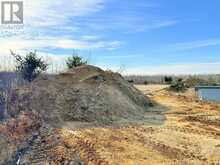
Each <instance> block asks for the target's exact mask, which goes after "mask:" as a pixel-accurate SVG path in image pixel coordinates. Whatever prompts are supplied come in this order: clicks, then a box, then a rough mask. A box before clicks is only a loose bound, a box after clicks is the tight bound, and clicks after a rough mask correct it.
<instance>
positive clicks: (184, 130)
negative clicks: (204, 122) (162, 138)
mask: <svg viewBox="0 0 220 165" xmlns="http://www.w3.org/2000/svg"><path fill="white" fill-rule="evenodd" d="M166 130H168V131H174V132H180V133H185V134H190V133H191V134H196V135H200V136H206V137H208V138H212V139H217V140H219V139H220V132H219V133H218V132H216V130H215V131H212V130H207V129H206V130H198V129H196V128H192V127H191V126H190V127H189V128H188V127H186V126H185V127H175V126H167V127H165V128H159V129H158V132H161V131H166Z"/></svg>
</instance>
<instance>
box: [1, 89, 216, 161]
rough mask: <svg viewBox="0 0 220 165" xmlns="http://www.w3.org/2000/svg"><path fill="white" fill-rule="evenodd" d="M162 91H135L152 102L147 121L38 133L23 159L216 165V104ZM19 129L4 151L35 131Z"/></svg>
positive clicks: (78, 124)
mask: <svg viewBox="0 0 220 165" xmlns="http://www.w3.org/2000/svg"><path fill="white" fill-rule="evenodd" d="M166 87H167V86H161V85H147V86H144V85H143V86H136V88H138V89H139V90H141V91H142V92H143V93H144V94H145V95H147V96H148V97H150V98H151V99H152V100H153V101H154V102H156V103H157V105H156V106H154V107H151V108H149V109H148V112H147V114H146V115H148V116H149V119H146V120H147V122H144V121H141V122H135V121H134V122H131V123H128V124H125V123H123V122H122V123H118V124H115V125H112V126H108V127H107V126H105V127H104V126H100V125H99V126H98V125H92V124H91V123H85V122H84V123H82V122H72V123H66V126H64V127H63V128H58V129H52V130H50V131H47V130H46V131H45V130H44V129H43V130H41V131H39V132H38V133H37V134H36V138H37V140H35V141H34V143H33V144H31V147H29V148H27V149H26V150H27V152H26V154H24V157H25V159H27V160H30V161H29V164H40V165H44V164H54V165H56V164H57V165H59V164H74V163H75V164H85V165H108V164H109V165H148V164H150V165H154V164H156V165H157V164H163V165H164V164H165V165H166V164H168V165H170V164H173V165H174V164H175V165H176V164H177V165H179V164H180V165H181V164H184V165H188V164H189V165H191V164H195V165H200V164H201V165H207V164H213V165H218V164H220V104H217V103H208V102H207V103H205V102H200V101H198V100H197V99H196V97H195V95H194V92H193V90H189V91H187V92H186V93H173V92H169V91H167V90H165V88H166ZM151 110H152V114H151V112H150V111H151ZM155 113H156V114H158V115H155ZM161 116H163V117H161ZM23 120H24V119H23V118H22V121H23ZM151 121H152V122H151ZM16 122H17V121H16ZM18 123H24V122H18ZM23 125H24V126H22V124H19V125H17V126H16V130H17V131H13V132H12V134H9V135H8V134H6V135H5V138H6V139H7V140H8V141H9V142H10V143H9V144H10V145H8V146H9V147H10V148H14V145H12V141H13V140H12V139H13V138H16V141H18V142H17V143H20V144H21V142H20V141H22V139H23V135H24V134H26V132H28V130H27V128H26V127H30V126H31V130H34V129H33V128H32V127H36V126H34V125H33V124H32V123H31V122H26V123H24V124H23ZM29 125H30V126H29ZM13 127H14V126H13ZM10 128H11V126H10V125H7V126H5V127H0V130H2V132H4V131H5V132H7V133H10V131H7V130H10ZM45 129H46V128H45ZM0 144H1V145H2V147H4V146H3V144H5V142H0ZM9 147H5V148H9ZM13 150H15V149H13ZM20 150H21V149H20ZM0 151H1V150H0ZM0 154H1V152H0ZM2 154H3V153H2ZM2 154H1V155H2ZM9 154H10V153H9ZM73 155H74V157H73ZM31 159H33V160H34V161H31ZM15 160H18V159H15ZM77 162H78V163H77ZM0 164H1V163H0Z"/></svg>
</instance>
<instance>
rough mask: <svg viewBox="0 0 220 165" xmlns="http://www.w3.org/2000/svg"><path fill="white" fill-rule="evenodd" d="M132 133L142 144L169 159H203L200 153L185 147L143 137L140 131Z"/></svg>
mask: <svg viewBox="0 0 220 165" xmlns="http://www.w3.org/2000/svg"><path fill="white" fill-rule="evenodd" d="M134 135H135V136H136V137H138V139H139V142H140V143H142V144H143V145H147V146H148V147H150V148H151V149H152V150H156V151H158V152H159V153H161V154H163V155H165V156H167V157H168V158H171V159H177V160H183V159H197V160H200V161H205V160H206V158H205V157H203V156H202V155H200V154H197V153H196V154H195V153H193V152H191V151H189V150H187V149H185V150H183V149H180V148H177V147H172V146H169V145H168V144H164V143H163V142H161V141H158V140H153V139H152V138H151V137H145V136H144V135H143V133H141V132H135V133H134Z"/></svg>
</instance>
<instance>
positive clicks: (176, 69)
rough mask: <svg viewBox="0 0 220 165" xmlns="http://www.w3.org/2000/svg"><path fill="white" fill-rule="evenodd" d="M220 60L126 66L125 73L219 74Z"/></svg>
mask: <svg viewBox="0 0 220 165" xmlns="http://www.w3.org/2000/svg"><path fill="white" fill-rule="evenodd" d="M219 70H220V61H219V62H210V63H179V64H167V65H158V66H148V67H137V68H128V69H127V70H126V74H127V75H161V74H164V75H166V74H167V75H171V74H173V75H181V74H219Z"/></svg>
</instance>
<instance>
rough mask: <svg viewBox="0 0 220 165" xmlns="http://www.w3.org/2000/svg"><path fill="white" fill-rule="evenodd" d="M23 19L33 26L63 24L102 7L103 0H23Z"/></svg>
mask: <svg viewBox="0 0 220 165" xmlns="http://www.w3.org/2000/svg"><path fill="white" fill-rule="evenodd" d="M23 1H24V16H25V18H24V21H25V22H26V24H28V25H30V26H33V27H41V26H55V25H64V24H66V23H67V22H68V21H69V19H70V18H71V19H74V17H77V16H85V15H87V14H91V12H96V11H98V10H100V9H101V8H102V3H103V1H104V0H56V1H52V0H23Z"/></svg>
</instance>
